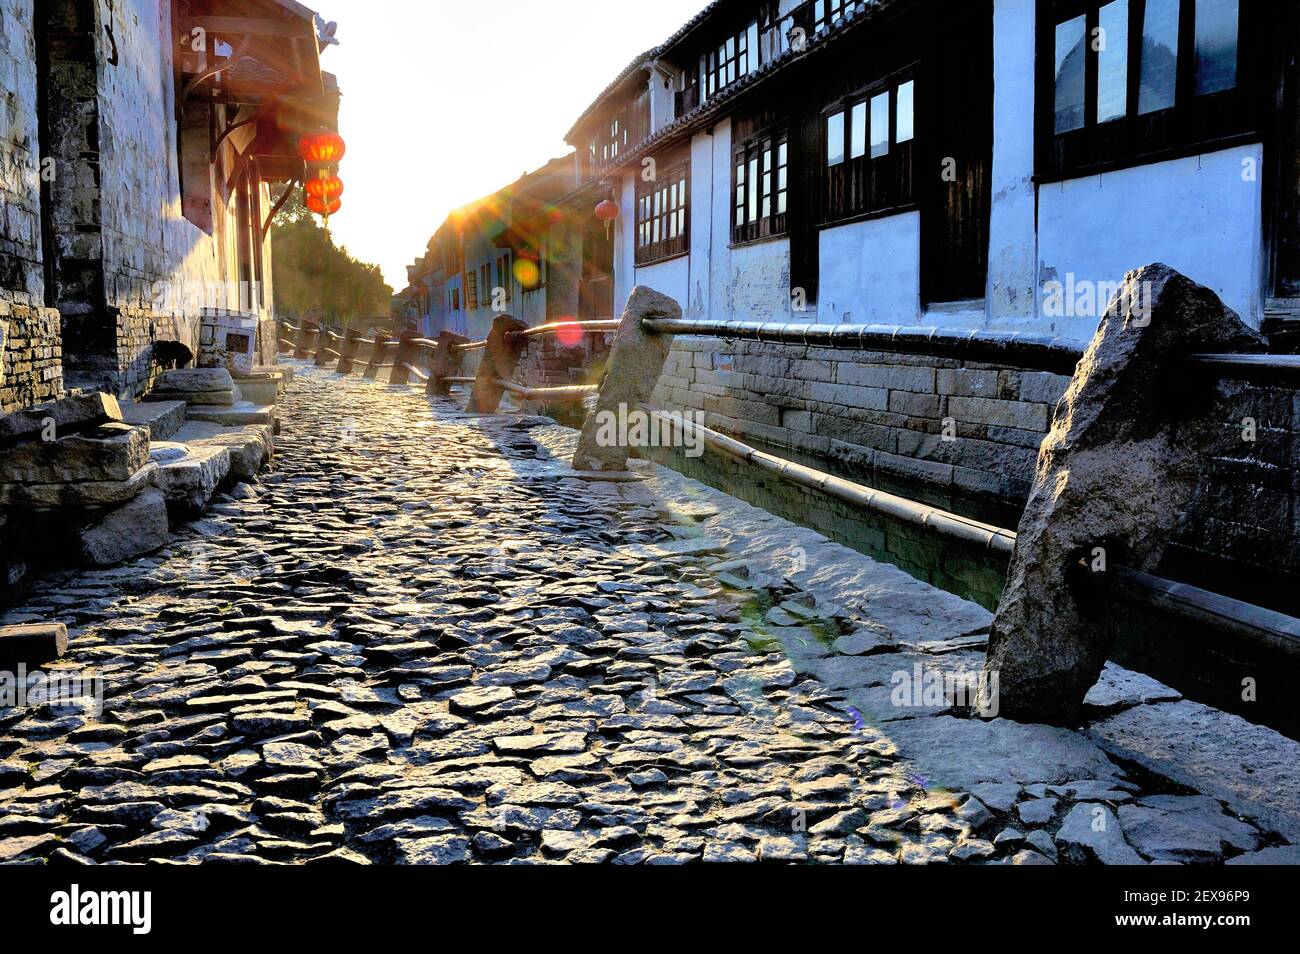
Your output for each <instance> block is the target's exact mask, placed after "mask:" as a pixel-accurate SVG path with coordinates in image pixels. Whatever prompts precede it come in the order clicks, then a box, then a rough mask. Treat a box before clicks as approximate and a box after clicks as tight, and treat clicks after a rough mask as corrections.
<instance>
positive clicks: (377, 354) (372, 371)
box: [363, 329, 393, 381]
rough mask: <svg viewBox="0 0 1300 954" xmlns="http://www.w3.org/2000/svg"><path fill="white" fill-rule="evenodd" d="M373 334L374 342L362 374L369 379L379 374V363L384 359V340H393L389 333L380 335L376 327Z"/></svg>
mask: <svg viewBox="0 0 1300 954" xmlns="http://www.w3.org/2000/svg"><path fill="white" fill-rule="evenodd" d="M374 334H375V344H374V347H373V349H372V350H371V352H370V360H369V361H368V362H367V363H366V370H365V373H364V375H363V376H364V377H366V378H369V379H370V380H371V381H373V380H374V379H375V378H377V377H378V376H379V363H380V362H381V361H383V360H384V352H385V348H384V344H385V342H388V341H392V340H393V339H392V337H391V336H390V335H381V334H380V333H379V330H378V329H375V332H374Z"/></svg>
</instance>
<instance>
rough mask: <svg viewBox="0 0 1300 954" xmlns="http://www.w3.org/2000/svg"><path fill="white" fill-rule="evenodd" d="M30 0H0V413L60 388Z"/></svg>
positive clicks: (58, 391)
mask: <svg viewBox="0 0 1300 954" xmlns="http://www.w3.org/2000/svg"><path fill="white" fill-rule="evenodd" d="M33 10H34V7H33V0H0V99H2V100H3V101H2V102H0V414H5V413H8V412H10V411H14V410H17V409H18V408H21V407H25V406H27V405H30V404H35V403H38V402H40V401H44V400H48V399H50V398H53V397H58V396H59V394H60V393H61V392H62V389H63V375H62V362H61V353H60V348H59V345H60V338H59V313H58V312H57V311H55V310H54V309H51V308H46V307H45V280H44V264H43V254H42V249H41V226H40V215H41V193H40V190H41V162H40V145H39V143H40V139H39V130H38V124H37V116H36V49H35V39H34V35H33V24H34V21H33Z"/></svg>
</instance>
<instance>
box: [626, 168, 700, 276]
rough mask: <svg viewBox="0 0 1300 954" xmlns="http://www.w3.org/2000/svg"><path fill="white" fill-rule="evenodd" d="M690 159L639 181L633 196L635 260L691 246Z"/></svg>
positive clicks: (672, 253) (648, 259)
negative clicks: (634, 197) (647, 180)
mask: <svg viewBox="0 0 1300 954" xmlns="http://www.w3.org/2000/svg"><path fill="white" fill-rule="evenodd" d="M689 182H690V175H689V162H679V163H677V164H675V165H673V166H671V167H670V168H668V169H667V171H665V172H662V173H660V174H659V175H658V176H657V177H656V178H655V179H654V181H652V182H640V183H639V184H638V185H637V196H636V264H638V265H645V264H649V263H650V262H657V261H660V260H662V259H666V258H672V257H674V256H677V255H684V254H685V253H686V252H687V251H688V250H689V247H690V232H689V220H688V216H687V211H688V208H689V198H690V196H689V189H688V186H689Z"/></svg>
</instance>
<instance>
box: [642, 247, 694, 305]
mask: <svg viewBox="0 0 1300 954" xmlns="http://www.w3.org/2000/svg"><path fill="white" fill-rule="evenodd" d="M690 267H691V263H690V259H689V257H688V256H686V255H681V256H679V257H677V258H672V259H669V260H668V261H666V262H657V263H656V264H654V265H645V266H641V267H640V268H638V269H637V270H636V283H637V284H638V285H648V286H649V287H650V288H653V289H654V290H655V291H657V292H663V293H664V294H665V295H671V296H672V297H673V298H674V299H676V301H677V303H678V304H680V305H681V306H682V310H683V311H685V310H686V297H687V293H688V288H689V282H690Z"/></svg>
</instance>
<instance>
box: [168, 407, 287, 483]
mask: <svg viewBox="0 0 1300 954" xmlns="http://www.w3.org/2000/svg"><path fill="white" fill-rule="evenodd" d="M176 440H177V441H179V442H180V443H183V444H189V445H190V446H191V447H195V446H203V445H212V446H217V447H224V448H226V449H227V450H228V451H230V476H231V477H233V478H235V479H236V480H242V481H244V482H245V483H248V482H251V481H252V480H254V479H255V478H256V477H257V475H258V474H259V473H260V472H261V470H262V468H264V467H265V466H266V465H267V464H268V463H269V462H270V461H271V459H272V458H273V457H274V456H275V435H274V433H273V432H272V428H271V426H270V425H269V424H245V425H243V426H241V427H222V426H221V425H220V424H213V423H211V422H210V421H190V422H188V423H186V425H185V426H184V427H182V428H181V429H180V430H179V431H177V432H176Z"/></svg>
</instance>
